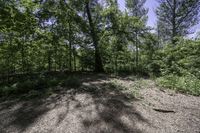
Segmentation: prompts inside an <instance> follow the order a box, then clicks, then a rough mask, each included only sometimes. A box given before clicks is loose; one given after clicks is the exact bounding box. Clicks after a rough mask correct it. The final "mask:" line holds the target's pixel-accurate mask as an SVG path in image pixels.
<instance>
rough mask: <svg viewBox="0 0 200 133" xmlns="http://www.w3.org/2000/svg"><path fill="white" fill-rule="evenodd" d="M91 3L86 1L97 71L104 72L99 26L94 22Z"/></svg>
mask: <svg viewBox="0 0 200 133" xmlns="http://www.w3.org/2000/svg"><path fill="white" fill-rule="evenodd" d="M90 4H92V3H90V2H89V1H86V2H85V8H86V13H87V17H88V21H89V26H90V35H91V37H92V40H93V44H94V49H95V71H96V72H104V69H103V63H102V59H101V55H100V51H99V38H98V35H97V27H95V25H94V22H93V18H92V14H91V9H90Z"/></svg>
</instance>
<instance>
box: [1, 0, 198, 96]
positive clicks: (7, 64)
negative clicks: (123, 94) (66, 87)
mask: <svg viewBox="0 0 200 133" xmlns="http://www.w3.org/2000/svg"><path fill="white" fill-rule="evenodd" d="M145 2H146V0H135V1H131V0H126V1H125V6H126V10H124V11H122V10H120V8H119V4H118V2H117V1H116V0H101V1H99V0H83V1H76V0H68V1H63V0H57V1H54V0H48V1H45V0H44V1H43V0H41V1H33V0H21V1H14V0H9V1H6V0H2V1H1V3H0V5H1V8H0V12H1V14H0V31H1V32H0V42H1V45H0V76H1V78H3V80H2V83H12V82H13V81H12V78H13V76H15V75H19V74H22V75H23V74H28V75H31V74H34V73H44V72H45V73H46V72H56V71H57V72H58V71H62V72H64V71H65V72H75V71H79V72H80V71H95V72H97V73H99V72H100V73H101V72H105V73H116V74H117V73H118V74H119V73H133V74H139V75H143V76H150V77H152V76H153V77H155V76H156V77H160V78H162V79H163V77H165V76H169V75H175V76H178V77H181V78H185V76H186V77H187V76H188V75H190V76H189V77H193V76H194V77H195V79H196V80H197V82H199V71H200V67H199V65H200V64H199V52H198V51H199V47H200V43H199V38H198V36H197V37H196V40H195V39H188V38H187V35H188V34H190V32H191V30H190V28H191V27H192V26H194V25H196V24H198V23H199V11H200V2H199V1H197V0H192V1H188V0H184V1H177V0H171V1H170V0H161V1H160V3H159V7H158V8H157V9H156V14H157V17H158V21H157V29H153V28H152V27H149V26H147V20H148V19H150V18H148V16H147V13H148V9H147V8H146V7H145V6H144V4H145ZM163 80H164V79H163ZM170 80H172V79H170ZM170 82H171V81H170ZM181 82H186V81H181ZM180 84H184V83H180ZM197 84H198V83H197ZM168 86H170V85H168ZM195 86H196V85H195ZM197 86H198V85H197ZM173 87H174V86H173ZM198 87H199V86H198ZM198 87H192V88H197V90H198V92H196V93H195V94H199V93H200V92H199V88H198ZM181 88H184V87H181ZM189 92H190V91H189Z"/></svg>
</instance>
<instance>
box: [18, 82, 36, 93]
mask: <svg viewBox="0 0 200 133" xmlns="http://www.w3.org/2000/svg"><path fill="white" fill-rule="evenodd" d="M35 85H36V83H35V82H34V81H31V80H26V81H24V82H20V83H18V84H17V88H16V90H15V93H16V94H19V93H20V94H21V93H28V92H29V91H30V90H33V89H34V88H35Z"/></svg>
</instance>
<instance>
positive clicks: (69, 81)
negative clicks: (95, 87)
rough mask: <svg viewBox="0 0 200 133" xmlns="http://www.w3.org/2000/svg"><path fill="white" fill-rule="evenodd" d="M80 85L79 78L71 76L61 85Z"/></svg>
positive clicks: (73, 86) (76, 86)
mask: <svg viewBox="0 0 200 133" xmlns="http://www.w3.org/2000/svg"><path fill="white" fill-rule="evenodd" d="M80 86H81V81H80V80H79V78H77V77H75V76H72V77H68V78H67V79H66V80H64V81H63V82H62V87H70V88H78V87H80Z"/></svg>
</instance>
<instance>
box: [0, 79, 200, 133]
mask: <svg viewBox="0 0 200 133" xmlns="http://www.w3.org/2000/svg"><path fill="white" fill-rule="evenodd" d="M135 90H139V91H138V92H136V91H135ZM133 93H134V95H133ZM134 96H136V98H135V97H134ZM155 109H163V110H173V111H174V112H171V113H163V112H159V111H155ZM11 132H14V133H36V132H37V133H51V132H52V133H200V97H193V96H185V95H182V94H176V93H174V92H172V91H161V90H159V89H157V88H156V87H155V85H154V83H153V82H152V81H150V80H139V81H135V80H134V79H129V78H117V79H116V78H106V77H98V78H93V77H91V78H88V79H87V78H84V80H83V86H82V87H81V88H80V89H76V90H75V89H69V90H66V89H65V90H64V88H57V91H56V93H55V94H53V95H51V96H50V97H48V98H43V99H36V100H31V101H20V102H19V101H9V102H3V103H1V104H0V133H11Z"/></svg>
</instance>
